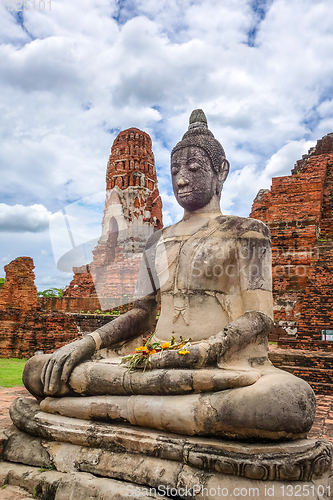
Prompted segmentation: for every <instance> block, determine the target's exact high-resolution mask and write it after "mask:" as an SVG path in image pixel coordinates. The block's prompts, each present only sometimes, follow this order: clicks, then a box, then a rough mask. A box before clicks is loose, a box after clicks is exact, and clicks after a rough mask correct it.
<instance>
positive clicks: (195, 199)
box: [171, 109, 229, 211]
mask: <svg viewBox="0 0 333 500" xmlns="http://www.w3.org/2000/svg"><path fill="white" fill-rule="evenodd" d="M228 172H229V162H228V160H227V159H226V157H225V153H224V149H223V147H222V145H221V144H220V143H219V141H217V140H216V139H215V137H214V135H213V134H212V132H211V131H210V130H209V129H208V126H207V119H206V116H205V113H204V112H203V111H202V110H201V109H196V110H194V111H192V113H191V116H190V124H189V127H188V131H187V132H186V133H185V134H184V135H183V138H182V140H181V141H180V142H178V144H176V146H175V147H174V148H173V150H172V152H171V176H172V185H173V189H174V193H175V196H176V199H177V201H178V203H179V204H180V205H181V206H182V207H183V208H185V209H187V210H189V211H193V210H197V209H199V208H203V207H205V206H206V205H207V204H208V203H209V202H210V201H211V200H212V198H213V197H214V196H215V197H217V198H218V200H219V199H220V197H221V191H222V186H223V183H224V181H225V179H226V177H227V175H228Z"/></svg>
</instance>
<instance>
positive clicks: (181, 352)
mask: <svg viewBox="0 0 333 500" xmlns="http://www.w3.org/2000/svg"><path fill="white" fill-rule="evenodd" d="M178 352H179V354H190V351H185V350H184V349H183V350H182V351H178Z"/></svg>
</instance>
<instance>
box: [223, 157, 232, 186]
mask: <svg viewBox="0 0 333 500" xmlns="http://www.w3.org/2000/svg"><path fill="white" fill-rule="evenodd" d="M229 169H230V163H229V162H228V160H227V159H226V158H224V159H223V161H222V165H221V182H222V184H223V183H224V181H225V180H226V178H227V177H228V173H229Z"/></svg>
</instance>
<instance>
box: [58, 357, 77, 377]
mask: <svg viewBox="0 0 333 500" xmlns="http://www.w3.org/2000/svg"><path fill="white" fill-rule="evenodd" d="M74 367H75V364H74V361H73V358H72V357H71V356H69V357H68V358H67V359H66V361H65V363H64V366H63V369H62V374H61V381H62V382H64V383H65V384H67V382H68V379H69V377H70V374H71V373H72V371H73V369H74Z"/></svg>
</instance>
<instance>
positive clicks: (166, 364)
mask: <svg viewBox="0 0 333 500" xmlns="http://www.w3.org/2000/svg"><path fill="white" fill-rule="evenodd" d="M188 350H189V353H188V354H179V352H178V350H177V351H176V350H175V351H169V350H165V351H161V352H158V353H156V354H152V355H151V356H150V367H151V369H155V368H160V369H162V368H190V367H193V368H194V367H197V366H198V364H199V365H200V366H201V363H202V362H203V358H204V357H205V353H204V352H203V351H202V349H200V346H199V345H192V346H190V347H189V348H188Z"/></svg>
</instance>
